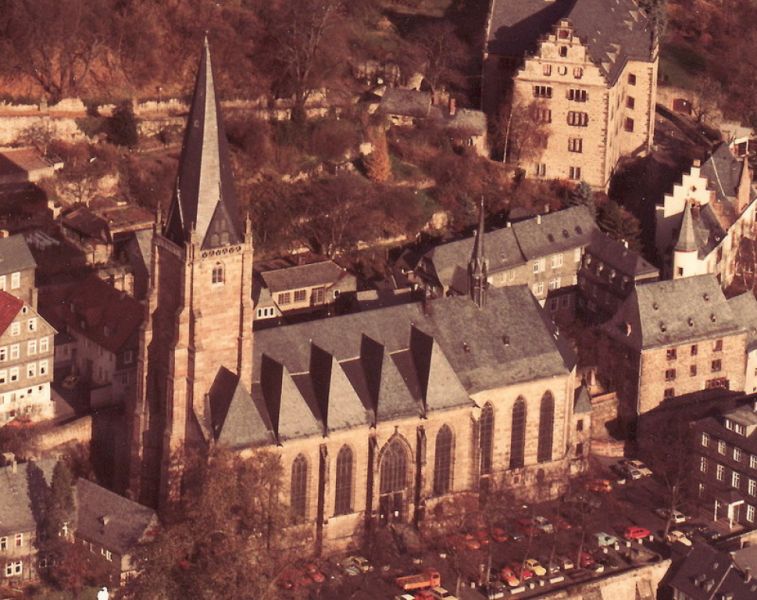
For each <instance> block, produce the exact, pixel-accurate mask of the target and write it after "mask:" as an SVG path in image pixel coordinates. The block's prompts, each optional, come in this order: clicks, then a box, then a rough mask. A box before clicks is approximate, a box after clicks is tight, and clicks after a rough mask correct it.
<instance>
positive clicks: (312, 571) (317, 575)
mask: <svg viewBox="0 0 757 600" xmlns="http://www.w3.org/2000/svg"><path fill="white" fill-rule="evenodd" d="M305 573H307V576H308V577H310V579H312V580H313V582H315V583H323V582H324V581H326V575H324V574H323V573H322V572H321V570H320V569H319V568H318V565H317V564H315V563H307V564H306V565H305Z"/></svg>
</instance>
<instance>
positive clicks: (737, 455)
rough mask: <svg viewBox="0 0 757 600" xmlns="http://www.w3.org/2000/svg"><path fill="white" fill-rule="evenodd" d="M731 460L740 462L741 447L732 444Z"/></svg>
mask: <svg viewBox="0 0 757 600" xmlns="http://www.w3.org/2000/svg"><path fill="white" fill-rule="evenodd" d="M733 460H735V461H736V462H741V448H736V447H735V446H734V448H733Z"/></svg>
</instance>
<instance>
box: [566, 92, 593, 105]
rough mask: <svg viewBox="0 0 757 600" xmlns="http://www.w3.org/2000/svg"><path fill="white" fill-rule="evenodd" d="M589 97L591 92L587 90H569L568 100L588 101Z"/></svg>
mask: <svg viewBox="0 0 757 600" xmlns="http://www.w3.org/2000/svg"><path fill="white" fill-rule="evenodd" d="M588 99H589V94H588V93H587V92H586V90H575V89H570V90H568V100H573V101H574V102H586V101H587V100H588Z"/></svg>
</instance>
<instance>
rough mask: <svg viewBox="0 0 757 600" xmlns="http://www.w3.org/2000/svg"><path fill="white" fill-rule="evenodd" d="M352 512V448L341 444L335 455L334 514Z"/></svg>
mask: <svg viewBox="0 0 757 600" xmlns="http://www.w3.org/2000/svg"><path fill="white" fill-rule="evenodd" d="M351 512H352V450H351V449H350V447H349V446H342V449H341V450H339V454H337V457H336V498H335V502H334V514H337V515H346V514H349V513H351Z"/></svg>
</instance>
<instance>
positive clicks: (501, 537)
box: [492, 527, 510, 543]
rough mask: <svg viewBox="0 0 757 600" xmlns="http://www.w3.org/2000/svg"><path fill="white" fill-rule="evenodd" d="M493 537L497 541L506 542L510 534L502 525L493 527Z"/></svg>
mask: <svg viewBox="0 0 757 600" xmlns="http://www.w3.org/2000/svg"><path fill="white" fill-rule="evenodd" d="M492 539H493V540H494V541H495V542H500V543H501V542H506V541H507V540H509V539H510V536H508V535H507V531H506V530H505V529H502V527H492Z"/></svg>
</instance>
